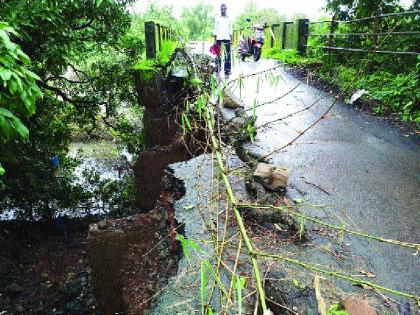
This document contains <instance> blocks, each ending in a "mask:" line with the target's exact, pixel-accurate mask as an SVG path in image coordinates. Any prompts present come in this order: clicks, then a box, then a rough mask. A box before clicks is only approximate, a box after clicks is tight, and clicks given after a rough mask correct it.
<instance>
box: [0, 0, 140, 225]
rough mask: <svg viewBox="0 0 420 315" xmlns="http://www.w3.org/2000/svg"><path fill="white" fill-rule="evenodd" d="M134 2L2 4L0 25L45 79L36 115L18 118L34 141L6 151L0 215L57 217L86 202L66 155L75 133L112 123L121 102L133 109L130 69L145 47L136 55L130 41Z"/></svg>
mask: <svg viewBox="0 0 420 315" xmlns="http://www.w3.org/2000/svg"><path fill="white" fill-rule="evenodd" d="M129 2H130V1H129V0H118V1H114V0H102V1H101V0H90V1H86V0H63V1H53V0H37V1H26V0H0V19H2V20H4V21H6V22H7V23H8V24H9V25H10V26H11V27H13V28H14V29H16V30H17V32H18V33H19V34H20V36H19V37H17V36H14V37H13V40H14V41H15V43H16V44H18V45H19V46H20V47H21V49H22V51H23V52H24V53H25V54H26V55H27V56H28V57H29V58H30V59H31V60H32V64H31V65H30V66H29V65H28V67H29V69H30V70H31V71H32V72H34V73H36V74H37V75H38V76H39V77H40V78H41V81H40V83H39V86H40V89H41V91H42V93H43V98H42V99H38V100H37V101H36V107H37V112H36V114H34V115H33V116H31V117H27V116H28V115H26V116H25V115H22V117H21V119H22V121H23V123H24V124H25V125H26V126H27V128H28V130H29V134H30V138H29V141H24V140H22V139H16V140H14V141H9V142H7V143H6V144H4V145H2V148H1V151H0V163H1V164H2V165H3V166H4V168H5V169H6V170H10V171H8V172H6V174H5V175H4V177H3V182H4V184H5V188H4V189H3V190H2V191H1V192H0V203H1V206H0V208H1V209H5V208H8V207H14V208H19V209H21V210H22V212H21V214H22V216H24V217H29V218H31V217H33V216H34V215H35V214H38V215H40V216H43V217H52V216H53V214H54V209H56V208H71V207H74V206H75V205H76V204H77V201H78V200H79V199H80V198H82V197H83V196H82V195H83V192H82V191H81V190H80V187H78V186H77V185H73V184H72V182H73V178H72V177H73V173H72V168H73V167H74V166H75V165H76V164H75V162H74V161H73V160H72V159H69V158H68V157H67V156H66V154H67V151H68V146H69V143H70V142H71V140H72V134H73V132H74V130H75V126H81V127H82V126H88V127H89V130H93V128H95V127H96V123H97V121H98V119H101V120H103V121H104V122H105V123H109V121H108V119H109V117H111V116H112V115H114V114H115V113H116V112H117V108H118V106H119V105H120V104H121V103H122V102H135V95H134V91H133V90H134V89H133V86H132V83H131V75H130V73H129V70H130V65H131V64H133V63H134V62H133V59H136V58H139V57H140V55H141V46H138V53H137V54H136V53H135V49H133V47H134V45H136V43H134V42H133V39H132V38H131V39H130V37H129V36H125V35H126V32H127V30H128V29H129V27H130V22H131V19H130V16H129V14H128V12H127V10H126V5H127V4H128V3H129ZM9 33H10V32H9ZM12 35H13V34H12ZM137 43H138V41H137ZM23 56H24V55H22V56H21V57H22V58H24V59H25V57H23ZM105 56H106V58H105ZM2 57H3V56H2ZM23 61H24V60H23ZM68 73H72V75H71V76H69V75H68ZM34 79H36V77H34ZM26 91H28V90H27V89H26ZM4 95H5V92H4V90H1V97H2V99H3V97H4ZM101 106H102V107H104V108H105V112H106V114H105V115H101ZM2 107H3V105H2ZM52 155H58V156H60V158H61V161H62V163H61V168H62V174H61V176H60V177H55V176H54V168H53V167H52V165H51V163H50V161H49V158H50V157H51V156H52Z"/></svg>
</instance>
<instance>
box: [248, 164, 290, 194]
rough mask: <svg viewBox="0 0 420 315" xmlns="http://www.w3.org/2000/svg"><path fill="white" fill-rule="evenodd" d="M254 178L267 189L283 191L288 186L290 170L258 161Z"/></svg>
mask: <svg viewBox="0 0 420 315" xmlns="http://www.w3.org/2000/svg"><path fill="white" fill-rule="evenodd" d="M252 178H253V180H254V181H255V182H257V183H259V184H261V185H263V186H264V187H265V188H266V189H267V190H270V191H281V190H283V189H284V188H285V187H286V186H287V182H288V179H289V170H288V169H287V168H283V167H277V166H276V165H274V164H268V163H258V164H257V167H256V169H255V171H254V174H253V175H252Z"/></svg>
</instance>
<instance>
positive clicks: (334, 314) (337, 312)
mask: <svg viewBox="0 0 420 315" xmlns="http://www.w3.org/2000/svg"><path fill="white" fill-rule="evenodd" d="M327 315H349V313H348V312H347V311H344V310H342V308H341V306H340V305H339V304H333V305H331V306H330V307H329V309H328V312H327Z"/></svg>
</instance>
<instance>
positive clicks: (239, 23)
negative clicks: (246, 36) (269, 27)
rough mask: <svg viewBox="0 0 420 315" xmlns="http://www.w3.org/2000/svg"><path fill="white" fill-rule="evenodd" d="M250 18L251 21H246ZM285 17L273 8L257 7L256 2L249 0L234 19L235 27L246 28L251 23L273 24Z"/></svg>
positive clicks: (283, 19)
mask: <svg viewBox="0 0 420 315" xmlns="http://www.w3.org/2000/svg"><path fill="white" fill-rule="evenodd" d="M247 19H250V20H251V22H247ZM285 20H286V17H285V16H284V15H281V14H280V13H279V12H277V11H276V10H275V9H259V8H258V5H257V3H256V2H253V1H250V2H248V3H246V4H245V7H244V9H243V10H242V13H241V14H240V15H238V16H237V17H236V19H235V23H234V25H235V29H247V28H249V27H250V26H252V25H253V24H256V23H259V24H262V25H263V24H265V23H268V24H274V23H279V22H282V21H285Z"/></svg>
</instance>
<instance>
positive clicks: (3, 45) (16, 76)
mask: <svg viewBox="0 0 420 315" xmlns="http://www.w3.org/2000/svg"><path fill="white" fill-rule="evenodd" d="M10 35H14V36H18V34H17V33H16V32H15V30H14V29H13V28H11V27H9V26H8V24H7V23H4V22H1V21H0V56H1V57H0V92H1V93H0V144H3V143H5V142H7V141H10V140H11V139H13V138H14V137H15V136H16V135H19V136H20V137H21V138H23V139H24V140H27V139H28V137H29V130H28V129H27V128H26V126H25V125H24V124H23V123H22V121H21V119H20V118H19V117H18V116H21V117H24V118H27V117H30V116H32V115H33V114H34V113H35V100H36V99H37V98H39V97H41V91H40V89H39V88H38V86H37V84H36V80H39V79H40V78H39V77H38V76H37V75H36V74H35V73H33V72H32V71H30V70H29V69H28V67H29V66H30V59H29V57H28V56H27V55H26V54H25V53H24V52H23V51H22V50H21V48H20V47H19V46H18V45H17V44H15V43H13V42H12V41H11V39H10Z"/></svg>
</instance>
